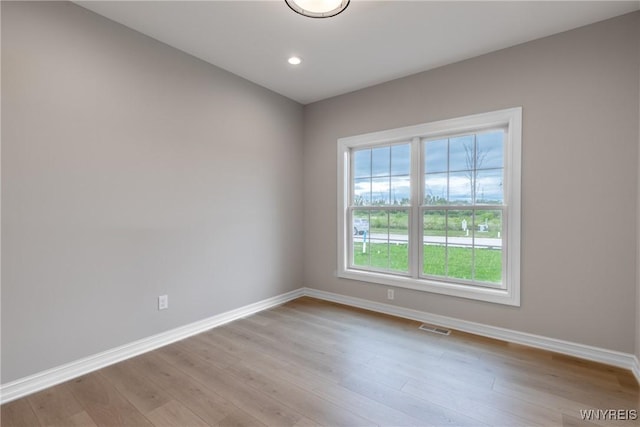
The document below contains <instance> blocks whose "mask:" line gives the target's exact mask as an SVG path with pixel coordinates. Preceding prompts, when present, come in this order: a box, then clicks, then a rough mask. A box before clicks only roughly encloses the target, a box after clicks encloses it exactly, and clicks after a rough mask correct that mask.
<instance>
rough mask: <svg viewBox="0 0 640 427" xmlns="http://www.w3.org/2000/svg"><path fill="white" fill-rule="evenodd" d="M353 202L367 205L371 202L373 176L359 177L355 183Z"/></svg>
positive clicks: (358, 204)
mask: <svg viewBox="0 0 640 427" xmlns="http://www.w3.org/2000/svg"><path fill="white" fill-rule="evenodd" d="M353 204H354V205H355V206H367V205H370V204H371V178H357V179H356V180H355V181H354V183H353Z"/></svg>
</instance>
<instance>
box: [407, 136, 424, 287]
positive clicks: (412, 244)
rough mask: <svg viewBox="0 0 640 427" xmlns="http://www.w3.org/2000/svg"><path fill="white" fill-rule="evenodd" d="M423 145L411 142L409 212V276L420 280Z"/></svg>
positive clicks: (414, 139)
mask: <svg viewBox="0 0 640 427" xmlns="http://www.w3.org/2000/svg"><path fill="white" fill-rule="evenodd" d="M422 163H423V162H422V144H421V142H420V138H417V137H416V138H413V139H412V140H411V181H410V183H411V208H410V211H409V222H410V228H409V234H408V236H409V274H410V275H411V277H414V278H418V276H419V272H420V268H422V263H421V262H420V258H421V254H422V249H421V248H422V244H421V243H422V239H423V237H422V226H421V224H420V222H421V221H420V217H421V215H420V206H421V205H422V195H423V194H424V190H423V185H424V183H423V181H424V180H423V179H422V176H423V174H424V172H423V170H424V165H423V164H422Z"/></svg>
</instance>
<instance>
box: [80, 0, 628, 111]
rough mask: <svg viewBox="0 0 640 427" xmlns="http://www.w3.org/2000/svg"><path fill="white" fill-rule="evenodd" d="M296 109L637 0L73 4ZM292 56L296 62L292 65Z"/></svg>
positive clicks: (609, 13) (602, 15) (617, 10)
mask: <svg viewBox="0 0 640 427" xmlns="http://www.w3.org/2000/svg"><path fill="white" fill-rule="evenodd" d="M76 3H78V4H80V5H81V6H83V7H85V8H87V9H90V10H92V11H94V12H97V13H99V14H100V15H103V16H106V17H107V18H110V19H112V20H114V21H116V22H119V23H121V24H124V25H126V26H127V27H130V28H133V29H135V30H137V31H139V32H141V33H143V34H146V35H148V36H151V37H153V38H155V39H157V40H160V41H162V42H164V43H166V44H168V45H170V46H173V47H175V48H178V49H180V50H182V51H185V52H187V53H190V54H191V55H194V56H196V57H198V58H201V59H203V60H205V61H207V62H210V63H211V64H214V65H217V66H218V67H221V68H224V69H226V70H228V71H230V72H232V73H235V74H237V75H239V76H242V77H244V78H246V79H248V80H251V81H252V82H255V83H257V84H259V85H262V86H264V87H267V88H269V89H271V90H273V91H275V92H278V93H280V94H282V95H284V96H287V97H289V98H291V99H294V100H296V101H298V102H300V103H302V104H308V103H310V102H314V101H318V100H321V99H325V98H329V97H332V96H335V95H339V94H343V93H347V92H351V91H354V90H357V89H361V88H364V87H367V86H371V85H374V84H377V83H382V82H385V81H388V80H392V79H395V78H398V77H403V76H407V75H410V74H414V73H417V72H420V71H424V70H428V69H432V68H435V67H439V66H442V65H445V64H450V63H453V62H457V61H460V60H463V59H467V58H471V57H474V56H478V55H481V54H484V53H487V52H491V51H495V50H498V49H502V48H505V47H509V46H513V45H516V44H520V43H523V42H526V41H529V40H533V39H537V38H540V37H545V36H548V35H551V34H555V33H558V32H562V31H566V30H569V29H572V28H577V27H580V26H583V25H587V24H590V23H593V22H597V21H601V20H604V19H607V18H611V17H614V16H618V15H622V14H625V13H628V12H632V11H634V10H638V9H640V1H568V2H560V1H531V2H529V1H510V2H508V1H502V2H485V1H470V2H462V1H365V0H352V1H351V4H350V5H349V7H348V8H347V10H346V11H345V12H344V13H342V14H341V15H338V16H336V17H333V18H328V19H312V18H306V17H304V16H301V15H298V14H296V13H294V12H293V11H291V10H290V9H289V7H287V5H286V4H285V2H284V1H283V0H277V1H276V0H263V1H238V0H236V1H78V2H76ZM291 55H298V56H300V57H302V58H303V63H302V64H301V65H299V66H297V67H294V66H291V65H289V64H288V63H287V58H288V57H290V56H291Z"/></svg>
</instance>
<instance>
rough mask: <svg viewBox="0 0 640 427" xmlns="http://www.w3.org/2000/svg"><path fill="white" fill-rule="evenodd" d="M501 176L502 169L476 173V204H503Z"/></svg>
mask: <svg viewBox="0 0 640 427" xmlns="http://www.w3.org/2000/svg"><path fill="white" fill-rule="evenodd" d="M502 174H503V169H485V170H479V171H477V172H476V203H482V204H488V205H501V204H502V203H503V202H504V196H503V194H504V193H503V192H504V189H503V187H502Z"/></svg>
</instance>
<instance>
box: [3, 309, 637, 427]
mask: <svg viewBox="0 0 640 427" xmlns="http://www.w3.org/2000/svg"><path fill="white" fill-rule="evenodd" d="M418 326H419V324H418V323H417V322H413V321H409V320H405V319H398V318H394V317H391V316H385V315H380V314H375V313H371V312H368V311H364V310H358V309H354V308H349V307H345V306H341V305H338V304H332V303H327V302H323V301H318V300H315V299H311V298H301V299H298V300H295V301H292V302H290V303H287V304H285V305H283V306H280V307H276V308H273V309H271V310H267V311H264V312H261V313H258V314H256V315H253V316H250V317H247V318H245V319H241V320H237V321H235V322H232V323H229V324H227V325H224V326H221V327H218V328H216V329H212V330H210V331H208V332H206V333H203V334H200V335H197V336H195V337H192V338H189V339H186V340H184V341H180V342H178V343H175V344H172V345H169V346H167V347H164V348H161V349H159V350H156V351H153V352H150V353H147V354H144V355H142V356H139V357H136V358H134V359H130V360H127V361H124V362H121V363H118V364H116V365H113V366H110V367H107V368H104V369H101V370H99V371H96V372H93V373H91V374H88V375H85V376H83V377H80V378H76V379H74V380H71V381H69V382H66V383H64V384H61V385H58V386H56V387H52V388H50V389H47V390H44V391H42V392H39V393H37V394H33V395H31V396H28V397H26V398H23V399H19V400H16V401H13V402H10V403H7V404H5V405H3V406H2V407H1V415H2V418H1V422H2V426H3V427H10V426H29V427H31V426H50V425H58V426H96V425H97V426H102V425H104V426H119V425H133V426H150V425H155V426H241V425H242V426H245V425H246V426H265V425H268V426H300V427H302V426H305V427H306V426H317V425H323V426H365V425H367V426H368V425H381V426H408V425H414V426H427V425H434V426H441V425H455V426H458V425H460V426H484V425H494V426H575V425H616V426H628V427H631V426H638V425H640V421H639V420H626V421H625V420H617V421H614V420H607V421H603V420H592V421H591V422H590V423H587V422H584V421H582V420H581V415H580V410H588V409H616V410H620V409H622V410H632V409H633V410H638V409H640V408H639V391H638V385H637V383H636V382H635V379H634V378H633V376H632V375H631V373H630V372H628V371H624V370H621V369H617V368H612V367H609V366H604V365H599V364H595V363H591V362H586V361H583V360H578V359H574V358H571V357H566V356H562V355H558V354H554V353H550V352H546V351H541V350H535V349H531V348H527V347H523V346H518V345H513V344H508V343H505V342H501V341H496V340H491V339H486V338H481V337H478V336H474V335H470V334H465V333H461V332H456V331H453V332H452V334H451V335H449V336H441V335H435V334H432V333H429V332H424V331H420V330H418Z"/></svg>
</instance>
